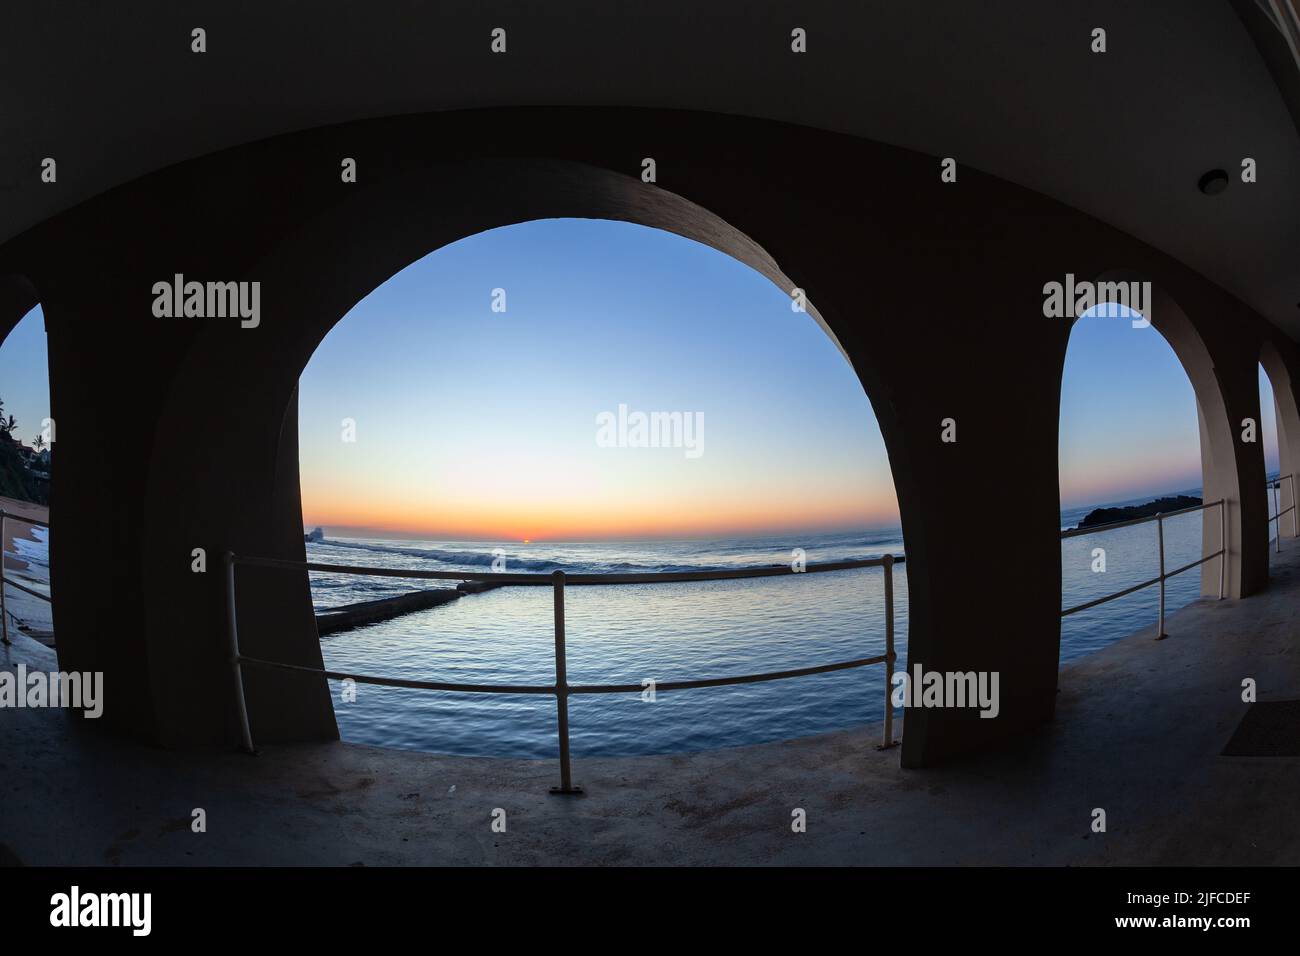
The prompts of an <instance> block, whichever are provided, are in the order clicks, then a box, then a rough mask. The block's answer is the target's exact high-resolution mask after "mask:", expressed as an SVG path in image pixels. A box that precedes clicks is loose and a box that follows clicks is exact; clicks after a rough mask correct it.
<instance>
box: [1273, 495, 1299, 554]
mask: <svg viewBox="0 0 1300 956" xmlns="http://www.w3.org/2000/svg"><path fill="white" fill-rule="evenodd" d="M1284 481H1290V482H1291V507H1290V508H1287V509H1286V510H1285V511H1283V510H1282V500H1281V494H1282V482H1284ZM1265 485H1266V487H1268V488H1271V489H1272V491H1273V512H1274V513H1273V514H1271V515H1269V516H1268V523H1269V524H1272V523H1273V522H1274V521H1276V522H1277V538H1276V540H1277V552H1278V554H1281V553H1282V516H1283V515H1285V514H1289V515H1291V537H1293V538H1296V537H1300V526H1297V524H1296V509H1295V475H1279V476H1278V477H1276V478H1270V479H1269V480H1268V481H1267V482H1265Z"/></svg>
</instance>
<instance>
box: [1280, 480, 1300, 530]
mask: <svg viewBox="0 0 1300 956" xmlns="http://www.w3.org/2000/svg"><path fill="white" fill-rule="evenodd" d="M1287 477H1288V478H1290V479H1291V537H1293V538H1300V526H1297V525H1296V513H1297V512H1300V508H1297V507H1296V500H1295V475H1288V476H1287ZM1277 524H1278V530H1279V531H1280V530H1281V528H1282V522H1281V521H1279V522H1278V523H1277Z"/></svg>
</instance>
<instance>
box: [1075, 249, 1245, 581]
mask: <svg viewBox="0 0 1300 956" xmlns="http://www.w3.org/2000/svg"><path fill="white" fill-rule="evenodd" d="M1096 282H1098V283H1105V282H1123V283H1148V284H1149V288H1150V296H1149V299H1148V302H1147V307H1146V309H1145V310H1144V314H1145V316H1146V318H1147V320H1148V321H1150V323H1151V326H1152V327H1153V328H1154V329H1155V330H1156V331H1157V332H1159V333H1160V334H1161V335H1162V336H1163V337H1164V339H1165V341H1166V342H1168V343H1169V346H1170V348H1172V349H1173V351H1174V355H1175V356H1177V358H1178V361H1179V364H1180V365H1181V366H1182V368H1183V371H1184V373H1185V374H1186V375H1187V378H1188V380H1189V381H1190V382H1191V385H1192V390H1193V392H1194V394H1195V396H1196V415H1197V421H1198V423H1199V431H1200V453H1201V480H1202V487H1203V490H1202V496H1203V499H1204V500H1205V501H1215V500H1218V499H1223V500H1224V501H1225V502H1226V505H1225V508H1226V512H1227V534H1228V538H1227V550H1228V560H1227V565H1226V569H1225V573H1224V594H1225V596H1229V597H1241V596H1243V595H1245V594H1249V593H1251V592H1253V591H1255V590H1258V588H1259V587H1261V586H1262V580H1261V579H1260V577H1259V575H1260V567H1259V563H1258V557H1257V556H1256V555H1255V552H1256V551H1258V548H1257V547H1254V548H1252V542H1251V540H1250V536H1249V535H1248V533H1247V529H1248V528H1249V527H1251V523H1250V522H1247V521H1243V507H1254V506H1256V505H1257V504H1258V502H1256V501H1255V500H1254V498H1255V496H1254V495H1253V494H1252V493H1251V492H1250V482H1249V480H1248V473H1249V472H1250V471H1251V470H1252V458H1251V456H1252V453H1253V452H1256V451H1257V452H1258V456H1259V468H1260V469H1261V479H1260V480H1261V482H1262V480H1263V479H1262V468H1263V453H1262V451H1259V446H1254V447H1253V448H1252V447H1251V446H1246V447H1244V448H1243V443H1242V442H1241V441H1240V440H1239V424H1240V422H1239V419H1237V418H1236V416H1235V415H1234V414H1231V413H1230V402H1229V399H1228V397H1227V388H1228V384H1226V383H1225V382H1224V380H1223V377H1222V371H1223V370H1221V367H1220V364H1219V363H1216V361H1215V359H1214V357H1213V356H1212V354H1211V345H1210V343H1208V342H1207V341H1206V339H1205V337H1204V336H1203V335H1202V333H1201V330H1200V329H1199V328H1198V326H1197V323H1196V322H1194V321H1193V320H1192V318H1191V317H1190V316H1189V315H1188V313H1187V312H1186V311H1184V309H1183V308H1182V306H1181V305H1180V304H1179V301H1178V300H1177V299H1176V298H1175V296H1174V295H1173V294H1172V293H1171V292H1170V291H1169V290H1168V289H1167V288H1166V286H1165V285H1164V284H1163V283H1161V282H1160V281H1158V280H1156V281H1153V280H1152V278H1151V276H1150V274H1148V273H1144V272H1142V271H1140V270H1136V269H1129V268H1116V269H1109V270H1106V271H1105V272H1102V273H1100V274H1098V275H1097V277H1096ZM1255 404H1256V406H1258V401H1256V403H1255ZM1254 415H1255V418H1256V419H1257V420H1258V410H1257V409H1256V411H1255V413H1254ZM1234 421H1236V422H1237V425H1236V426H1234ZM1243 491H1245V492H1246V502H1245V504H1244V503H1243ZM1222 528H1223V522H1222V520H1221V518H1220V516H1219V514H1218V511H1217V509H1207V510H1206V511H1205V512H1204V513H1203V518H1202V527H1201V547H1202V554H1203V555H1208V554H1212V553H1214V552H1216V551H1218V550H1219V548H1220V545H1221V540H1222ZM1264 572H1265V574H1266V572H1267V560H1266V559H1265V565H1264ZM1201 593H1202V594H1203V595H1206V596H1210V595H1213V596H1217V595H1218V593H1219V567H1218V562H1217V561H1211V562H1207V563H1206V564H1204V565H1202V566H1201Z"/></svg>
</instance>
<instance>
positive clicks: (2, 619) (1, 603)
mask: <svg viewBox="0 0 1300 956" xmlns="http://www.w3.org/2000/svg"><path fill="white" fill-rule="evenodd" d="M10 518H12V519H13V520H15V521H20V522H22V523H23V524H27V525H32V526H33V527H36V528H44V529H46V530H47V531H48V530H49V528H50V526H49V525H48V524H46V523H45V522H44V521H37V520H36V519H35V518H24V517H23V516H22V515H16V514H13V513H12V512H9V511H5V510H4V509H2V508H0V644H6V645H7V644H12V643H13V641H11V640H9V608H8V607H7V606H6V604H5V585H6V584H7V585H9V586H10V587H15V588H17V589H18V590H19V591H22V592H23V593H24V594H30V595H31V596H32V597H38V598H40V599H41V600H42V601H45V602H46V603H50V602H52V601H53V599H52V598H51V597H50V596H49V595H48V594H42V593H41V592H40V591H34V590H32V589H31V588H29V587H26V586H24V585H22V584H19V583H18V582H17V581H14V580H11V579H10V578H7V577H5V573H4V549H5V545H6V544H7V543H8V541H9V538H8V537H7V536H6V534H5V531H6V530H7V529H6V528H5V522H6V521H8V520H9V519H10Z"/></svg>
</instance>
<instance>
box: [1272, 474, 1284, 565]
mask: <svg viewBox="0 0 1300 956" xmlns="http://www.w3.org/2000/svg"><path fill="white" fill-rule="evenodd" d="M1281 494H1282V479H1281V478H1279V479H1278V480H1277V481H1275V482H1273V514H1275V515H1277V553H1278V554H1281V553H1282V498H1281Z"/></svg>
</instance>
